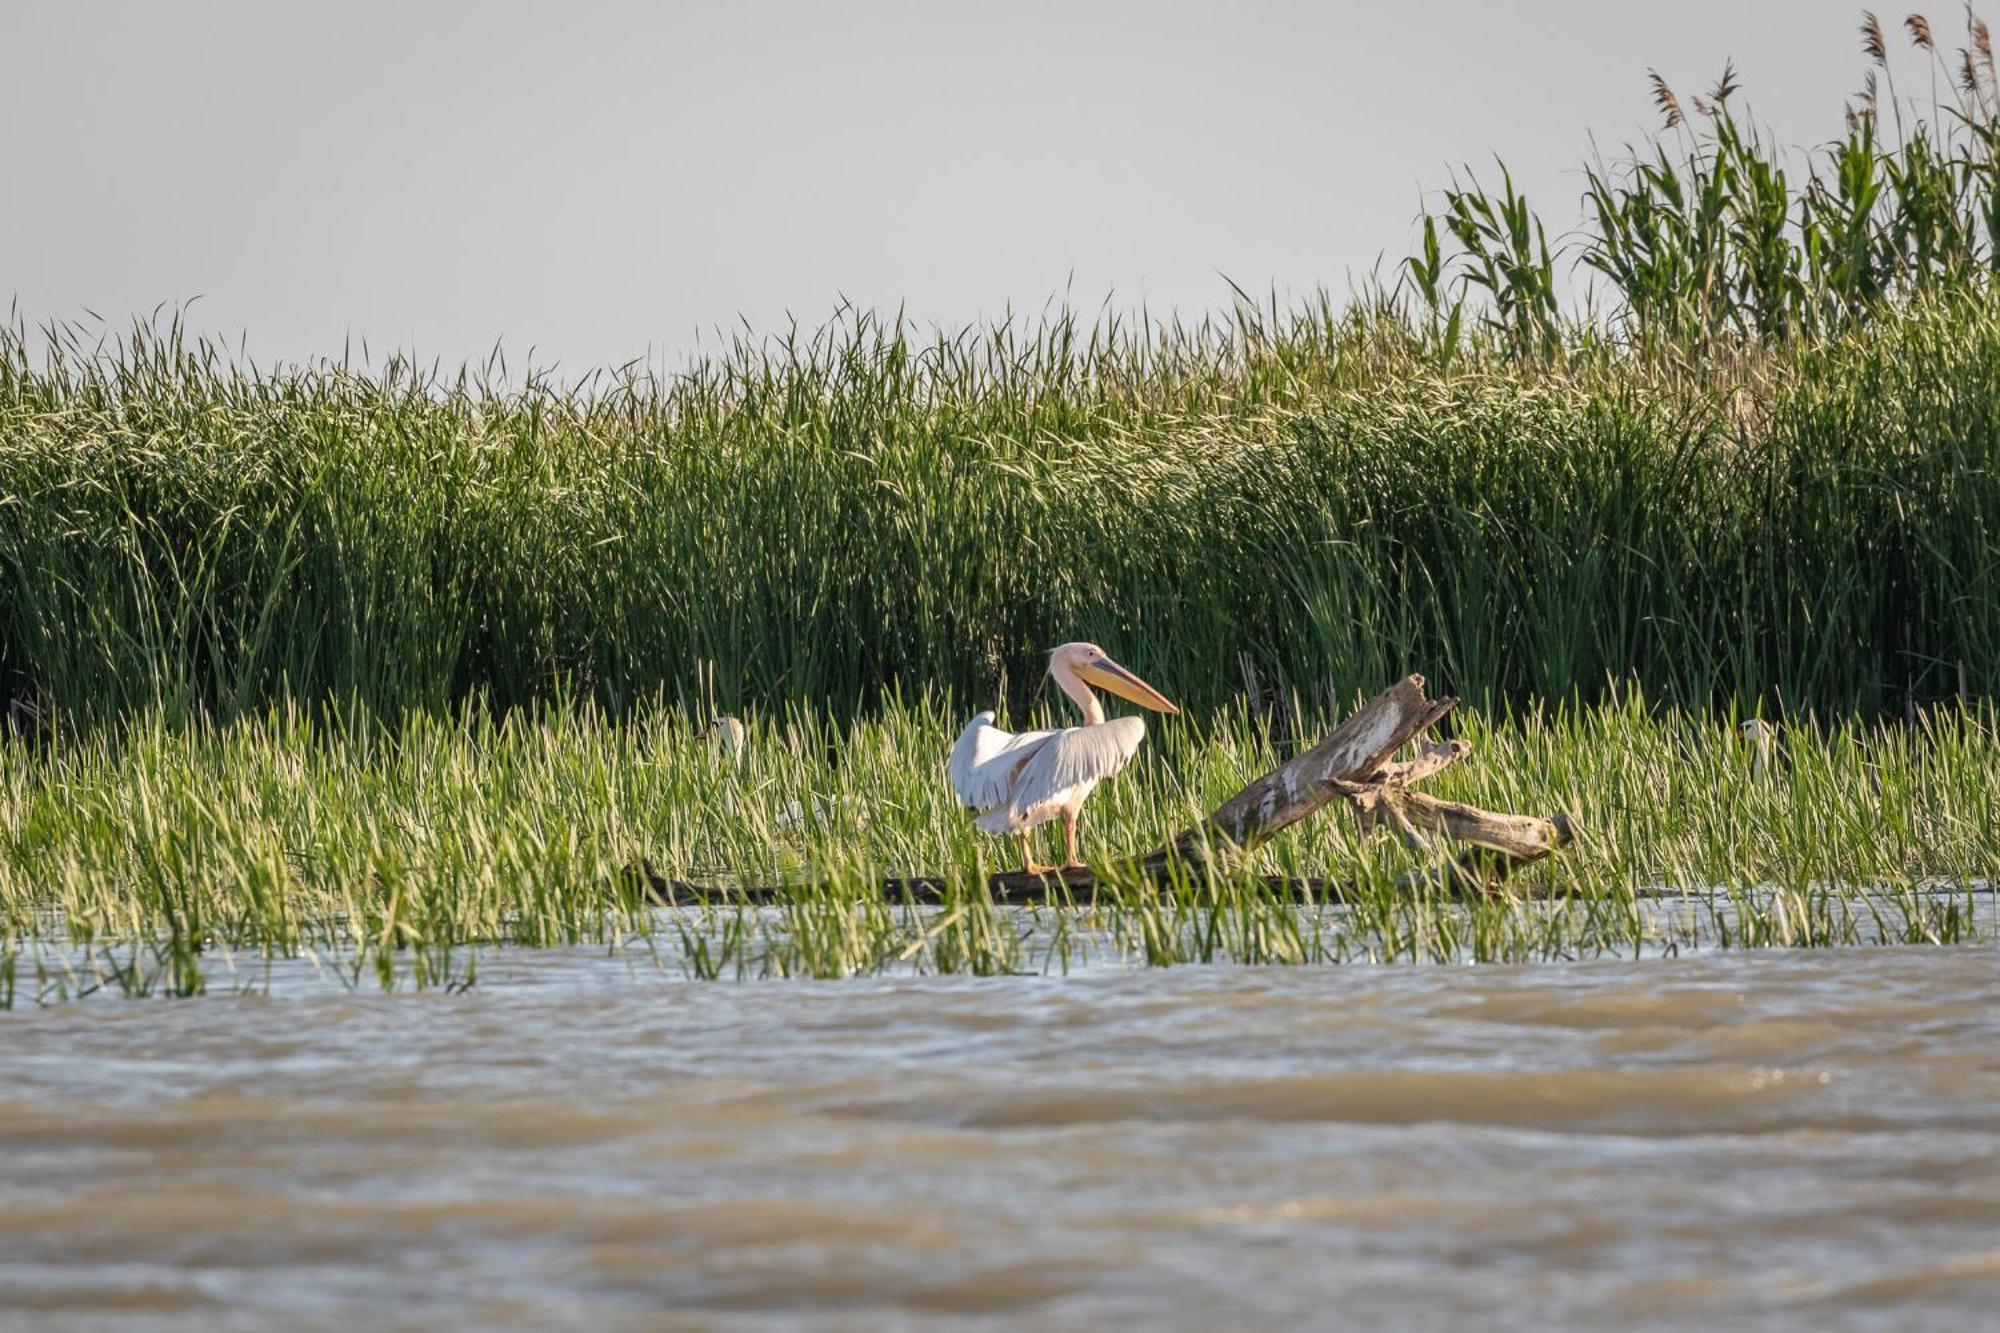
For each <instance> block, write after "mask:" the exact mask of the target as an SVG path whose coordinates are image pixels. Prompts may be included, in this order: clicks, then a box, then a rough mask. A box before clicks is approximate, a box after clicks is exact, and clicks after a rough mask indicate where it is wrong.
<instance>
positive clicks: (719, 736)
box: [701, 714, 749, 764]
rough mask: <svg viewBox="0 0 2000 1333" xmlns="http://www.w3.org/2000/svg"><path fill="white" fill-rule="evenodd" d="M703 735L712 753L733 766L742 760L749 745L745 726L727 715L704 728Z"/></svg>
mask: <svg viewBox="0 0 2000 1333" xmlns="http://www.w3.org/2000/svg"><path fill="white" fill-rule="evenodd" d="M701 735H702V739H703V740H705V741H707V742H708V748H709V749H710V750H711V751H712V752H714V753H715V754H716V755H717V756H719V757H720V758H722V759H723V760H725V761H726V762H728V763H732V764H734V763H738V762H740V761H741V760H742V758H743V748H744V746H745V745H747V744H748V743H749V733H748V732H747V731H745V730H744V728H743V724H742V723H741V722H739V721H737V720H736V719H735V718H733V717H730V716H728V715H727V714H724V715H722V716H720V717H717V718H715V719H714V720H712V721H711V722H710V723H709V724H708V725H707V726H705V727H703V728H702V729H701Z"/></svg>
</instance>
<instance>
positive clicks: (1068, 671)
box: [1049, 643, 1181, 713]
mask: <svg viewBox="0 0 2000 1333" xmlns="http://www.w3.org/2000/svg"><path fill="white" fill-rule="evenodd" d="M1049 674H1050V675H1051V676H1054V677H1055V678H1056V681H1057V683H1058V684H1060V683H1062V678H1063V677H1064V676H1065V675H1067V676H1070V677H1072V678H1074V679H1076V680H1080V681H1082V682H1084V683H1085V684H1087V685H1095V686H1096V687H1097V688H1098V689H1100V690H1108V691H1110V692H1111V693H1112V694H1115V695H1117V696H1118V697H1119V698H1121V699H1129V700H1131V701H1132V702H1133V703H1135V704H1137V705H1139V707H1141V708H1150V709H1152V710H1153V711H1154V712H1155V713H1178V712H1180V711H1181V710H1180V709H1178V708H1176V707H1175V706H1174V705H1173V704H1172V703H1171V702H1169V701H1168V699H1167V696H1166V695H1164V694H1161V693H1160V692H1159V691H1158V690H1156V689H1154V688H1153V687H1152V686H1151V685H1148V684H1147V683H1146V682H1145V681H1143V680H1140V679H1139V678H1138V677H1137V676H1135V675H1133V674H1132V673H1131V672H1130V671H1127V670H1126V669H1125V668H1124V667H1122V666H1119V665H1118V664H1117V663H1116V662H1114V661H1112V660H1111V655H1110V654H1109V653H1107V652H1105V651H1104V650H1103V649H1102V648H1099V647H1098V646H1097V645H1096V644H1094V643H1066V644H1064V645H1063V646H1062V647H1060V648H1058V649H1056V650H1055V651H1054V652H1052V653H1050V654H1049Z"/></svg>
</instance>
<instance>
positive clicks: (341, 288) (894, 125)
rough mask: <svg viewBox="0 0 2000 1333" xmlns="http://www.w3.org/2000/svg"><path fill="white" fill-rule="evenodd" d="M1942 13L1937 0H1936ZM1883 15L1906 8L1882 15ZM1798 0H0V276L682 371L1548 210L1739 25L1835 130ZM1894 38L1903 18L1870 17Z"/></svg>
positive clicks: (1800, 124) (1763, 96)
mask: <svg viewBox="0 0 2000 1333" xmlns="http://www.w3.org/2000/svg"><path fill="white" fill-rule="evenodd" d="M1933 10H1934V17H1935V18H1936V19H1937V21H1938V26H1939V30H1940V35H1941V36H1943V35H1945V34H1949V35H1950V37H1951V39H1952V44H1953V45H1956V44H1957V42H1958V41H1959V40H1962V38H1961V37H1960V36H1959V34H1960V33H1961V32H1962V27H1963V24H1962V20H1961V17H1960V11H1959V10H1958V9H1957V8H1956V7H1952V6H1933ZM1885 17H1886V18H1888V19H1890V20H1892V21H1899V20H1900V18H1901V11H1895V12H1893V13H1891V14H1887V15H1885ZM1858 18H1859V9H1858V7H1850V6H1848V5H1846V4H1841V3H1828V2H1827V0H1674V2H1673V3H1658V2H1657V0H1655V2H1653V3H1645V4H1626V3H1607V2H1606V0H1596V2H1595V3H1589V2H1586V0H1511V2H1510V3H1497V2H1495V0H1430V2H1428V3H1423V2H1412V0H1402V2H1401V3H1393V4H1392V3H1352V4H1343V3H1332V2H1329V0H1318V2H1317V3H1260V2H1257V0H1230V3H1215V4H1203V5H1182V4H1128V3H1116V4H1113V3H1102V4H1093V3H1089V0H1075V2H1074V3H1054V4H1039V3H1021V2H1019V0H999V2H997V3H996V2H995V0H986V2H985V3H978V4H957V3H952V2H951V0H926V2H925V3H888V2H886V0H850V2H849V3H844V4H835V3H827V4H798V3H757V2H755V0H745V2H743V3H734V4H722V3H717V4H681V3H654V4H643V3H588V2H577V3H565V4H560V5H557V4H548V5H536V4H525V3H513V2H510V0H435V2H434V3H422V0H404V2H401V3H362V2H358V0H348V2H347V3H343V4H339V5H327V4H310V5H308V4H293V3H286V2H285V0H261V2H259V3H249V2H235V0H231V2H226V3H225V2H222V0H175V2H173V3H166V2H164V0H162V2H149V3H128V4H106V3H95V2H82V0H0V125H5V126H6V128H7V133H6V135H5V139H4V143H5V168H4V172H5V185H4V186H3V187H0V299H5V298H7V297H10V296H11V297H12V298H14V299H15V300H17V301H18V302H19V304H20V307H21V309H22V311H23V312H24V313H25V314H26V315H27V317H28V318H29V319H30V320H31V321H40V320H43V319H48V318H65V319H66V318H78V317H81V316H83V314H84V312H85V311H86V310H91V311H96V312H98V313H99V314H101V315H103V316H105V317H107V318H109V319H112V320H114V321H115V322H120V323H122V322H123V321H124V320H125V319H127V318H128V317H129V316H130V315H132V314H133V313H134V312H143V311H147V310H150V309H151V308H152V307H154V306H155V305H157V304H159V303H161V302H176V301H184V300H187V299H188V298H191V297H196V296H199V297H201V300H200V301H199V303H198V304H197V305H196V306H195V307H194V309H193V312H192V315H193V321H194V322H195V323H196V324H197V325H199V326H200V327H202V328H204V329H207V330H211V331H216V332H221V333H226V334H227V335H229V336H230V337H231V338H232V339H233V338H235V337H236V336H238V335H247V341H248V346H249V349H250V351H251V352H252V354H253V355H255V356H257V357H258V358H259V359H274V358H283V359H292V358H299V357H306V356H312V355H316V354H321V353H332V354H336V355H337V354H338V353H339V352H340V349H341V346H342V344H343V342H344V341H345V340H347V339H348V338H349V337H350V336H351V337H353V338H354V339H355V340H356V342H357V343H358V342H359V341H360V340H361V339H364V338H365V339H367V340H369V341H370V343H371V345H372V347H373V348H374V349H375V350H377V351H378V352H379V351H380V350H382V349H384V348H387V347H391V346H394V347H403V348H414V349H416V350H417V351H419V352H420V353H421V354H423V355H424V356H425V357H442V358H443V359H445V360H446V361H457V360H459V359H462V358H465V357H468V356H476V355H479V354H481V353H483V352H484V351H485V349H487V348H488V347H490V346H491V345H492V344H493V342H494V341H495V340H496V339H504V341H505V343H506V346H507V347H508V349H509V350H510V352H511V353H513V354H515V355H517V356H518V355H519V354H522V353H525V352H527V350H528V349H529V348H530V347H533V348H535V349H537V357H538V359H539V360H541V361H542V362H544V363H547V362H554V361H559V362H560V363H561V365H562V366H563V367H565V368H567V369H570V370H581V369H584V368H587V367H588V366H591V365H595V364H601V363H606V362H620V361H624V360H627V359H630V358H633V357H641V356H643V357H649V358H650V359H651V360H652V361H653V362H654V363H655V364H663V365H667V366H673V365H678V364H680V363H681V362H682V361H683V360H684V359H685V358H686V357H687V355H688V354H689V352H690V351H691V350H692V349H694V348H695V347H696V346H697V345H698V342H699V341H705V340H708V339H710V338H712V330H713V329H715V328H716V326H718V325H724V326H727V325H731V324H734V323H735V322H736V321H737V319H738V317H739V316H740V317H742V318H744V319H747V320H748V321H749V322H750V323H751V324H752V325H753V326H756V327H758V328H760V329H768V328H770V327H772V326H774V325H776V324H778V323H780V322H781V321H782V320H783V319H784V317H785V315H786V313H787V312H791V313H793V314H796V315H797V316H798V317H799V318H800V319H802V320H805V321H817V320H819V319H821V318H823V317H824V316H825V315H826V314H827V313H829V312H830V310H831V309H832V308H833V306H834V303H835V301H836V300H837V299H838V298H839V297H840V296H842V295H845V296H847V297H849V298H851V299H853V300H854V301H856V302H858V303H861V304H864V305H870V306H876V307H884V308H893V307H895V306H897V305H899V304H900V305H903V306H905V307H906V308H907V309H908V310H909V311H910V312H911V313H912V314H913V315H916V316H917V317H919V318H920V319H922V320H924V321H926V322H931V321H936V322H942V323H945V324H952V325H956V324H960V323H963V322H966V321H970V320H973V319H977V318H980V317H989V316H993V315H997V314H998V313H1000V312H1001V311H1003V310H1004V309H1005V308H1007V307H1008V306H1009V305H1010V304H1011V305H1012V306H1013V307H1014V308H1015V309H1016V310H1029V311H1032V310H1036V309H1039V308H1040V307H1041V306H1042V305H1043V304H1044V303H1045V302H1047V301H1048V300H1049V299H1050V298H1051V297H1052V296H1057V297H1059V296H1060V294H1061V293H1062V292H1064V291H1065V290H1068V291H1069V292H1071V293H1072V294H1073V300H1075V301H1076V302H1077V303H1078V304H1082V305H1095V304H1097V303H1098V302H1099V301H1101V300H1102V299H1103V298H1104V297H1105V296H1106V294H1107V293H1110V294H1111V295H1112V296H1113V297H1114V299H1115V300H1116V301H1117V302H1118V303H1119V304H1121V305H1125V306H1136V305H1138V304H1139V303H1141V302H1144V303H1146V304H1148V305H1150V306H1151V308H1152V309H1153V310H1154V311H1156V312H1159V311H1164V310H1168V309H1177V310H1180V311H1183V312H1189V313H1199V312H1203V311H1208V310H1215V309H1224V308H1227V305H1228V303H1229V297H1228V289H1227V287H1226V286H1225V285H1224V282H1223V279H1222V277H1221V276H1220V275H1222V274H1227V275H1228V276H1229V277H1230V278H1233V279H1234V280H1235V281H1237V282H1238V283H1241V284H1242V285H1243V286H1245V287H1247V288H1250V289H1252V290H1257V291H1263V290H1265V289H1267V288H1269V287H1271V286H1273V285H1275V287H1276V288H1277V290H1278V291H1279V292H1281V293H1285V294H1300V293H1309V292H1311V291H1312V290H1313V289H1314V288H1316V287H1319V286H1323V285H1324V286H1329V287H1332V288H1334V289H1335V290H1338V291H1344V290H1345V289H1346V288H1347V286H1348V281H1349V276H1350V275H1352V274H1356V273H1365V272H1366V271H1368V270H1369V269H1370V268H1371V267H1373V266H1374V265H1376V263H1377V262H1378V260H1380V261H1381V262H1382V263H1383V266H1384V268H1385V270H1386V269H1387V268H1388V267H1390V266H1392V265H1393V264H1394V262H1395V261H1396V259H1398V258H1400V256H1401V255H1403V254H1404V253H1406V252H1407V247H1408V245H1409V243H1410V239H1411V236H1412V229H1411V220H1412V218H1413V217H1414V216H1415V215H1416V213H1417V210H1418V208H1419V207H1420V205H1421V204H1422V203H1423V201H1424V199H1425V195H1426V191H1435V190H1436V189H1437V187H1439V186H1440V185H1441V184H1443V183H1445V182H1446V181H1447V180H1448V173H1449V170H1450V168H1451V167H1452V166H1453V165H1454V164H1458V163H1466V162H1470V163H1472V164H1475V165H1478V164H1482V163H1486V162H1490V161H1491V159H1492V156H1493V155H1494V154H1496V153H1497V154H1499V155H1501V156H1502V157H1504V158H1505V159H1506V160H1507V161H1508V162H1509V163H1510V164H1512V165H1513V167H1514V168H1515V171H1516V175H1517V177H1518V178H1520V179H1521V180H1522V181H1523V182H1524V183H1526V184H1527V186H1528V187H1529V189H1530V190H1531V191H1532V192H1533V193H1534V195H1536V196H1537V201H1538V203H1539V204H1540V205H1541V207H1542V210H1543V212H1544V214H1545V216H1546V217H1547V218H1548V220H1549V221H1550V223H1551V224H1552V225H1553V224H1555V223H1556V222H1557V221H1558V220H1560V221H1561V222H1562V223H1563V224H1564V225H1565V226H1567V225H1569V224H1570V223H1571V222H1573V221H1574V219H1575V218H1576V216H1577V205H1576V196H1577V194H1578V191H1579V189H1580V179H1579V174H1578V170H1577V168H1578V165H1579V163H1580V162H1581V161H1582V160H1583V159H1584V158H1585V156H1586V155H1587V154H1588V152H1589V149H1590V142H1591V135H1592V134H1593V133H1595V135H1596V137H1597V139H1598V141H1599V142H1600V143H1602V144H1604V145H1605V146H1606V147H1607V148H1615V147H1616V146H1617V145H1619V144H1620V143H1623V142H1625V141H1627V140H1629V139H1632V138H1634V137H1635V136H1637V135H1640V134H1642V133H1644V132H1645V131H1646V130H1647V129H1649V128H1650V127H1651V126H1652V125H1653V124H1655V123H1656V119H1657V118H1656V115H1655V113H1654V111H1653V109H1652V106H1651V102H1650V98H1649V92H1648V88H1647V85H1646V78H1645V75H1646V70H1647V68H1648V67H1649V66H1656V67H1658V68H1659V70H1660V71H1661V72H1662V73H1663V74H1664V75H1666V76H1667V78H1668V79H1669V80H1670V81H1671V82H1673V83H1674V84H1676V85H1677V86H1679V87H1680V88H1681V89H1682V91H1683V95H1685V94H1686V93H1687V92H1689V91H1693V90H1696V89H1698V88H1699V87H1700V86H1701V85H1703V84H1705V83H1707V82H1710V81H1712V79H1713V77H1714V75H1715V74H1716V73H1717V71H1718V70H1719V69H1720V68H1721V65H1722V62H1723V60H1724V58H1725V57H1734V59H1735V61H1736V64H1737V67H1738V69H1739V71H1740V74H1741V76H1742V78H1743V81H1744V84H1745V87H1746V91H1747V93H1748V95H1749V97H1750V99H1751V105H1752V107H1753V108H1754V110H1755V111H1756V112H1757V113H1758V115H1759V117H1760V119H1761V120H1763V121H1764V122H1765V123H1766V124H1767V125H1769V126H1770V127H1771V129H1772V130H1773V131H1774V132H1776V133H1777V134H1778V135H1779V136H1780V137H1781V138H1783V139H1785V140H1786V141H1788V142H1803V143H1815V142H1818V141H1821V140H1823V139H1825V138H1828V137H1830V136H1831V135H1833V134H1834V133H1835V132H1837V130H1838V129H1839V126H1840V118H1841V106H1842V102H1843V99H1844V97H1845V96H1846V95H1847V94H1848V93H1850V92H1851V91H1852V90H1853V89H1854V88H1855V87H1857V86H1858V85H1859V83H1860V78H1861V73H1862V68H1863V66H1862V62H1861V56H1860V54H1859V51H1858V48H1857V42H1856V38H1855V25H1856V22H1857V20H1858ZM1898 36H1899V37H1900V33H1899V34H1898Z"/></svg>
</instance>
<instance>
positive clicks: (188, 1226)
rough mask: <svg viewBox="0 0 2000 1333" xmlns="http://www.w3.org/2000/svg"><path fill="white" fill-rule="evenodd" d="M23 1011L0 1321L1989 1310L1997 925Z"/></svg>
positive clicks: (557, 1321)
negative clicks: (1925, 933) (1561, 948)
mask: <svg viewBox="0 0 2000 1333" xmlns="http://www.w3.org/2000/svg"><path fill="white" fill-rule="evenodd" d="M479 969H480V980H479V984H478V985H477V986H476V987H475V988H474V989H473V990H472V991H470V992H469V993H466V994H461V995H451V994H445V993H443V992H441V991H436V990H433V991H428V992H423V993H417V994H398V995H383V994H380V993H367V992H361V991H357V992H355V993H352V994H349V993H344V992H339V991H335V990H332V989H331V988H328V987H325V986H316V985H304V986H295V987H289V988H288V987H287V986H284V985H279V986H277V987H276V988H275V991H274V995H273V996H272V997H268V998H257V997H238V998H211V999H208V1000H202V1001H197V1002H191V1003H167V1002H163V1001H142V1002H131V1003H124V1002H116V1001H113V1002H105V1003H96V1002H93V1003H86V1004H81V1005H69V1006H63V1007H58V1008H52V1009H47V1010H40V1011H20V1012H16V1013H13V1014H11V1015H4V1016H0V1322H6V1321H10V1320H11V1321H17V1322H21V1323H31V1324H33V1325H35V1326H37V1327H44V1326H46V1327H63V1326H69V1327H76V1328H85V1327H91V1328H94V1327H100V1326H103V1325H104V1324H105V1323H107V1322H120V1323H129V1324H130V1325H131V1326H139V1327H158V1328H167V1329H211V1328H227V1327H240V1328H246V1329H249V1328H259V1329H261V1328H270V1327H278V1326H285V1327H315V1326H325V1327H333V1326H345V1327H370V1328H381V1327H401V1326H410V1327H415V1326H428V1327H456V1326H465V1325H468V1324H479V1325H484V1326H516V1327H524V1328H530V1327H531V1328H548V1327H581V1326H588V1327H591V1328H605V1327H632V1326H642V1327H658V1326H665V1327H723V1328H730V1327H780V1326H789V1325H792V1324H795V1323H796V1322H798V1321H800V1320H801V1319H802V1318H803V1317H805V1316H808V1315H809V1316H811V1318H812V1319H813V1321H814V1322H815V1324H816V1325H818V1326H832V1327H852V1328H875V1327H881V1326H883V1325H884V1324H897V1323H901V1324H905V1325H910V1324H915V1325H925V1326H928V1325H933V1324H943V1325H950V1324H954V1323H958V1322H968V1323H978V1322H981V1321H980V1319H979V1318H978V1317H981V1316H983V1317H984V1319H985V1322H987V1323H988V1324H990V1325H1003V1324H1004V1325H1013V1324H1020V1323H1029V1322H1032V1323H1035V1324H1037V1325H1039V1326H1044V1327H1048V1326H1082V1325H1097V1324H1104V1323H1111V1322H1119V1323H1122V1322H1129V1321H1137V1320H1141V1319H1143V1320H1146V1321H1148V1322H1149V1323H1151V1324H1153V1325H1155V1326H1166V1327H1190V1328H1193V1327H1212V1326H1213V1325H1214V1324H1215V1323H1216V1322H1217V1321H1219V1320H1222V1319H1232V1320H1236V1321H1239V1322H1242V1323H1244V1324H1246V1326H1306V1325H1313V1326H1326V1325H1328V1324H1329V1323H1345V1324H1351V1325H1353V1326H1357V1327H1383V1328H1390V1327H1393V1328H1453V1329H1458V1328H1466V1327H1528V1326H1534V1325H1568V1326H1600V1327H1601V1326H1620V1327H1638V1326H1659V1327H1673V1326H1702V1327H1707V1328H1715V1327H1730V1326H1733V1325H1742V1324H1750V1323H1758V1324H1761V1325H1763V1326H1790V1325H1806V1324H1811V1325H1815V1326H1819V1327H1824V1328H1836V1327H1844V1326H1853V1327H1872V1328H1884V1329H1890V1328H1896V1329H1903V1328H1917V1327H1926V1326H1937V1327H1948V1328H1971V1327H1975V1326H1978V1325H1979V1324H1980V1322H1981V1321H1982V1320H1984V1319H1986V1318H1988V1317H1990V1313H1991V1311H1992V1309H1993V1308H1994V1307H1995V1303H1996V1302H2000V1110H1996V1108H2000V954H1997V953H1996V952H1995V950H1994V949H1993V948H1991V947H1990V946H1977V947H1968V948H1961V949H1942V950H1922V949H1895V950H1841V951H1816V952H1800V953H1756V954H1721V955H1712V956H1705V957H1698V958H1681V959H1664V960H1663V959H1652V960H1647V961H1643V962H1624V963H1612V962H1600V963H1589V964H1577V965H1570V966H1538V967H1519V968H1498V967H1494V968H1471V967H1419V968H1370V967H1348V968H1306V969H1279V968H1256V969H1252V968H1177V969H1172V970H1167V971H1139V970H1122V969H1100V970H1087V971H1085V972H1083V973H1081V974H1079V975H1075V976H1072V977H1070V978H1067V979H1044V978H1004V979H992V980H979V979H971V978H947V979H921V978H900V979H882V980H874V981H848V982H838V983H806V982H783V983H759V984H750V985H729V984H721V985H701V984H691V983H686V982H682V981H679V980H676V979H674V978H673V976H672V975H671V974H670V973H666V972H663V971H660V970H658V969H656V968H653V967H651V966H650V965H646V964H640V965H637V966H634V965H632V964H628V963H627V962H626V961H624V960H622V959H615V958H607V957H606V956H605V955H604V954H603V953H602V952H600V951H592V950H579V951H574V952H554V951H552V952H528V951H522V952H503V953H500V954H497V955H488V956H486V957H484V958H482V960H481V961H480V964H479Z"/></svg>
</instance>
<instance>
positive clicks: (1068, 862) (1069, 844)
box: [1063, 810, 1083, 870]
mask: <svg viewBox="0 0 2000 1333" xmlns="http://www.w3.org/2000/svg"><path fill="white" fill-rule="evenodd" d="M1081 816H1082V812H1081V811H1078V810H1065V811H1063V853H1064V856H1065V858H1066V859H1065V860H1064V861H1063V869H1064V870H1081V869H1083V862H1082V861H1080V860H1078V859H1077V855H1076V825H1077V821H1078V820H1079V819H1080V818H1081Z"/></svg>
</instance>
